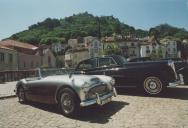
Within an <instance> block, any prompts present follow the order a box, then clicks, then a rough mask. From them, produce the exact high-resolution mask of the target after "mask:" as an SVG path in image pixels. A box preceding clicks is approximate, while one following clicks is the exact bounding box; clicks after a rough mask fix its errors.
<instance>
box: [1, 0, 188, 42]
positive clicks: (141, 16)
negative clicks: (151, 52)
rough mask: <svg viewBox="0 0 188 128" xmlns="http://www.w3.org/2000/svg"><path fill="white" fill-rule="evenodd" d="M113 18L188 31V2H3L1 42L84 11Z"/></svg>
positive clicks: (182, 0)
mask: <svg viewBox="0 0 188 128" xmlns="http://www.w3.org/2000/svg"><path fill="white" fill-rule="evenodd" d="M86 11H87V12H88V13H91V14H93V15H95V16H111V15H113V16H114V17H116V18H118V19H119V20H120V21H121V22H123V23H126V24H128V25H131V26H134V27H135V28H137V29H138V28H141V29H144V30H149V28H151V27H155V26H157V25H159V24H164V23H168V24H170V25H172V26H176V27H180V28H185V29H186V30H188V0H0V40H1V39H4V38H7V37H10V36H11V35H12V34H15V33H17V32H20V31H23V30H26V29H28V26H30V25H32V24H36V23H37V22H41V21H43V20H45V19H46V18H48V17H50V18H58V19H60V18H64V17H67V16H71V15H73V14H78V13H81V12H86Z"/></svg>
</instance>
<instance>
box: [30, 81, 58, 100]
mask: <svg viewBox="0 0 188 128" xmlns="http://www.w3.org/2000/svg"><path fill="white" fill-rule="evenodd" d="M52 84H53V83H51V82H49V81H47V80H45V79H44V78H42V79H40V80H34V81H28V84H27V86H28V87H27V88H28V91H27V97H28V98H29V100H31V101H36V102H41V103H54V102H55V100H54V96H55V91H56V88H57V87H56V86H55V85H54V86H53V85H52Z"/></svg>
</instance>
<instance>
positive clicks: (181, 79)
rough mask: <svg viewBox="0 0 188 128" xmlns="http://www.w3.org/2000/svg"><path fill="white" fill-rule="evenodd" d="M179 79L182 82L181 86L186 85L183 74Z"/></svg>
mask: <svg viewBox="0 0 188 128" xmlns="http://www.w3.org/2000/svg"><path fill="white" fill-rule="evenodd" d="M179 77H180V81H181V83H180V84H181V85H184V84H185V83H184V78H183V75H182V74H179Z"/></svg>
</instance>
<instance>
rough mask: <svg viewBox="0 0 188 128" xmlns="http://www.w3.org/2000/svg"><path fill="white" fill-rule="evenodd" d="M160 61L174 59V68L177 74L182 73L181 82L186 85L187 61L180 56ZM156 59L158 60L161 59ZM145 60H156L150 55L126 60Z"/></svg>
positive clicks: (187, 79) (187, 81)
mask: <svg viewBox="0 0 188 128" xmlns="http://www.w3.org/2000/svg"><path fill="white" fill-rule="evenodd" d="M161 60H162V61H174V65H175V69H176V72H177V74H179V75H182V80H181V81H182V82H181V84H185V85H188V62H187V61H184V60H182V59H181V58H165V59H161ZM161 60H158V61H161ZM145 61H156V60H152V59H151V58H150V57H140V58H133V59H129V60H128V62H145Z"/></svg>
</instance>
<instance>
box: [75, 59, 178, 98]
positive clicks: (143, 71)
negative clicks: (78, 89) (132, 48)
mask: <svg viewBox="0 0 188 128" xmlns="http://www.w3.org/2000/svg"><path fill="white" fill-rule="evenodd" d="M75 70H76V71H82V72H85V74H88V75H97V74H98V75H99V74H104V75H108V76H111V77H113V78H114V79H115V81H116V84H115V87H116V88H125V87H131V88H133V87H137V88H141V89H142V90H143V91H144V92H145V93H146V94H148V95H158V94H161V93H162V92H163V90H164V89H165V88H166V87H167V86H176V85H178V84H179V83H180V82H181V81H180V80H179V77H178V75H177V73H176V71H175V66H174V62H172V61H170V62H167V61H148V62H136V63H129V62H127V61H126V59H125V58H124V57H122V56H119V55H111V56H106V57H96V58H91V59H87V60H83V61H81V62H80V63H79V64H78V65H77V67H76V69H75Z"/></svg>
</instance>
